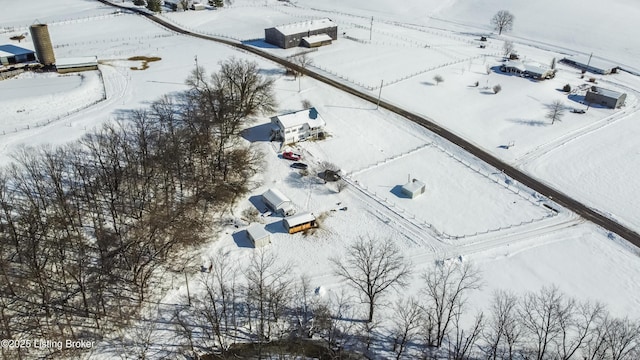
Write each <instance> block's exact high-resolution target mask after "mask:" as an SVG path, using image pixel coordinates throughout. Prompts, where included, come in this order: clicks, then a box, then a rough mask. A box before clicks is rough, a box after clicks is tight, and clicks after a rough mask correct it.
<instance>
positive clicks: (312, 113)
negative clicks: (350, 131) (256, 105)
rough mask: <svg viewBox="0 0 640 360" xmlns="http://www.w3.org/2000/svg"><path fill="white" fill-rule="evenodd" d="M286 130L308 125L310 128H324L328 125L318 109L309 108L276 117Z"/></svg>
mask: <svg viewBox="0 0 640 360" xmlns="http://www.w3.org/2000/svg"><path fill="white" fill-rule="evenodd" d="M275 118H277V119H278V120H280V123H281V124H282V126H284V128H285V129H288V128H293V127H297V126H300V125H303V124H308V125H309V127H310V128H317V127H323V126H325V125H326V123H325V121H324V119H323V118H322V116H320V113H318V111H317V110H316V108H309V109H304V110H299V111H295V112H292V113H288V114H283V115H278V116H275Z"/></svg>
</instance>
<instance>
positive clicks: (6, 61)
mask: <svg viewBox="0 0 640 360" xmlns="http://www.w3.org/2000/svg"><path fill="white" fill-rule="evenodd" d="M30 61H36V52H35V51H33V50H29V49H25V48H22V47H19V46H15V45H11V44H7V45H0V64H2V65H13V64H20V63H26V62H30Z"/></svg>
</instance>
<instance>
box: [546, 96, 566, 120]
mask: <svg viewBox="0 0 640 360" xmlns="http://www.w3.org/2000/svg"><path fill="white" fill-rule="evenodd" d="M547 108H548V109H549V111H548V112H547V115H545V117H546V118H547V119H550V120H551V125H553V124H554V123H555V122H556V121H561V120H562V117H563V116H564V113H565V110H566V106H565V105H564V103H563V102H562V101H561V100H554V101H553V102H552V103H551V104H549V105H547Z"/></svg>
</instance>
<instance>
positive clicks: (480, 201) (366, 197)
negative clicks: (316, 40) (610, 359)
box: [0, 0, 640, 318]
mask: <svg viewBox="0 0 640 360" xmlns="http://www.w3.org/2000/svg"><path fill="white" fill-rule="evenodd" d="M30 3H31V2H19V3H15V4H12V8H11V10H10V11H8V12H3V13H2V14H0V24H2V27H3V28H4V30H2V31H0V43H9V42H10V40H9V37H10V36H12V35H15V34H19V33H24V32H26V31H28V30H27V26H28V25H29V24H31V23H32V22H33V21H34V19H35V18H36V17H37V18H38V20H40V21H43V22H48V23H49V24H50V25H49V31H50V33H51V38H52V40H53V42H54V44H56V48H55V52H56V56H57V57H71V56H91V55H96V56H98V59H99V61H100V63H101V65H100V72H101V75H99V74H98V72H85V73H82V74H81V75H78V74H74V75H67V76H58V77H55V76H51V75H43V76H27V75H25V76H21V77H19V78H17V79H11V80H5V81H1V82H0V109H2V110H1V113H2V117H0V164H2V165H6V164H7V163H8V162H9V161H11V158H10V157H11V153H12V152H13V151H15V150H16V149H17V148H19V147H20V146H22V145H37V144H46V143H49V144H61V143H64V142H66V141H69V140H72V139H76V138H78V137H80V136H81V135H82V134H83V133H85V132H87V131H90V130H91V129H92V128H94V127H95V126H98V125H99V124H101V123H103V122H104V121H107V120H110V119H115V118H118V116H120V115H119V114H121V113H122V111H123V110H126V109H133V108H140V107H145V106H147V105H148V104H149V103H150V102H151V101H153V100H155V99H158V98H159V97H160V96H162V95H164V94H170V93H174V92H179V91H182V90H184V89H185V86H184V80H185V78H186V77H187V76H188V75H189V73H190V71H191V70H192V69H193V68H194V66H195V61H196V58H197V62H198V64H199V65H201V66H203V67H205V68H206V69H207V70H208V71H209V72H213V71H215V70H216V66H217V64H218V62H219V61H221V60H224V59H227V58H228V57H230V56H236V57H239V58H247V59H250V60H254V61H256V62H258V64H259V66H260V67H261V69H262V70H263V73H264V74H268V75H269V76H273V77H274V78H275V80H276V83H275V84H276V85H275V88H276V91H277V99H278V102H279V112H280V113H285V112H289V111H292V110H298V109H300V108H301V103H302V101H303V100H308V101H310V102H311V104H312V105H313V106H315V107H316V108H317V109H318V111H319V112H320V113H321V114H322V116H323V118H324V119H325V120H326V121H327V131H328V133H329V137H328V138H327V139H326V140H324V141H318V142H306V143H301V144H299V145H298V149H297V150H298V151H300V152H302V154H303V156H304V160H305V162H307V163H309V164H310V166H311V167H312V168H313V169H315V168H317V165H318V164H320V163H321V162H323V161H330V162H332V163H335V164H337V165H339V166H340V168H341V169H342V170H343V172H344V173H345V174H347V180H348V182H349V183H350V186H349V187H347V188H346V189H344V190H342V191H341V192H336V191H335V190H334V188H333V187H331V185H326V184H322V183H320V182H317V181H314V180H313V179H312V178H310V177H300V176H299V174H298V172H297V171H294V170H292V169H290V168H289V163H288V162H287V161H286V160H283V159H280V158H278V156H277V155H278V152H279V150H280V149H279V148H278V145H276V144H274V143H268V142H265V141H256V144H255V145H256V146H258V147H259V148H260V149H261V150H262V151H263V152H264V154H265V160H264V164H265V165H264V169H265V171H264V173H263V174H262V175H261V178H260V179H259V180H260V184H261V185H260V186H259V187H257V188H256V189H254V191H253V192H252V194H250V196H256V195H259V194H260V193H261V192H262V191H264V190H265V189H266V188H269V187H277V188H279V189H280V190H283V191H284V192H285V193H286V194H287V195H288V196H289V197H290V198H291V199H292V201H293V202H294V203H295V205H296V207H297V208H298V209H299V210H307V211H311V212H314V213H315V214H323V215H324V216H325V218H324V220H323V221H322V224H321V227H320V229H319V230H318V231H316V232H315V233H314V234H312V235H308V236H303V235H301V234H297V235H293V236H292V235H288V234H287V233H286V232H285V231H284V228H283V227H282V225H281V224H280V219H279V218H276V217H264V218H262V219H263V221H264V222H265V224H267V230H269V231H270V232H272V239H273V240H272V245H271V246H270V248H271V250H272V251H274V252H276V253H277V254H278V255H279V259H281V260H282V261H283V262H286V261H290V262H291V263H292V264H294V269H297V270H298V272H299V273H303V272H304V273H307V274H309V275H310V276H311V280H312V286H313V287H322V288H324V289H327V290H328V291H333V290H338V289H340V288H342V287H344V284H343V283H340V282H339V281H338V280H337V279H336V278H335V277H334V276H333V275H332V273H331V268H330V266H329V261H328V258H329V257H331V256H334V255H339V254H340V253H341V252H342V251H343V249H345V248H346V246H348V245H349V244H350V243H352V242H353V241H355V240H356V239H358V238H359V237H362V236H375V237H381V238H391V239H393V240H394V241H395V242H396V243H397V244H398V246H399V247H400V248H401V249H402V250H403V251H404V252H405V254H406V255H407V257H409V258H410V259H411V260H412V262H413V263H414V264H415V265H416V267H417V271H418V272H419V271H420V269H423V268H425V267H428V266H431V265H432V264H433V261H434V260H437V259H442V258H450V257H458V256H462V257H463V258H464V259H465V261H473V262H474V263H476V264H477V265H479V267H480V268H481V270H482V271H483V279H484V282H485V287H484V288H483V290H482V291H481V292H479V293H478V294H477V295H476V296H474V297H473V298H472V303H473V305H474V306H475V307H478V308H481V307H483V306H485V305H486V303H487V302H488V299H489V296H490V294H491V290H493V289H497V288H503V289H504V288H506V289H513V290H514V291H517V292H522V291H525V290H532V289H533V290H536V289H538V288H539V287H541V286H543V285H548V284H552V283H553V284H557V285H558V286H559V287H560V289H561V290H562V291H564V292H566V293H567V294H569V295H571V296H576V297H578V298H580V299H587V298H590V299H597V300H601V301H603V302H605V303H606V304H607V305H608V306H609V309H610V310H611V311H612V312H614V313H615V314H616V315H630V316H632V317H634V318H640V306H639V305H640V283H638V282H637V281H636V279H637V278H638V277H639V276H640V257H639V254H640V253H639V252H638V251H637V249H635V248H633V247H631V246H629V245H627V244H625V242H624V240H622V239H619V238H617V237H616V236H614V235H612V234H608V233H606V232H605V231H603V230H602V229H600V228H598V227H596V226H594V225H592V224H589V223H585V222H584V221H583V220H581V219H580V218H578V217H577V216H575V215H573V214H571V213H569V212H567V211H566V210H563V209H561V208H558V207H557V205H555V204H554V203H553V202H552V201H550V200H548V199H543V198H541V197H539V196H538V195H537V194H533V193H532V192H531V190H528V189H526V188H523V187H522V186H521V185H519V184H516V183H514V182H513V180H511V179H508V178H505V176H504V175H503V174H501V173H500V172H499V171H498V170H496V169H492V168H489V167H487V166H486V165H485V164H482V163H480V162H479V161H477V160H476V159H474V158H471V157H469V156H468V155H467V154H466V153H464V152H463V151H461V150H460V149H458V148H456V147H455V146H453V145H451V144H449V143H447V142H444V141H443V140H442V139H440V138H438V137H436V136H434V135H432V134H430V133H428V132H427V131H426V130H425V129H422V128H420V127H418V126H416V125H414V124H411V123H409V122H407V121H405V120H403V119H402V118H399V117H398V116H396V115H394V114H390V113H388V112H386V111H384V110H382V109H376V107H375V104H369V103H366V102H364V101H362V100H359V99H356V98H353V97H351V96H347V95H345V94H343V93H340V92H338V91H336V90H334V89H332V88H330V87H328V86H326V85H324V84H320V83H317V82H315V81H313V80H311V79H308V78H302V79H301V80H300V83H298V81H295V80H293V79H291V78H288V77H286V76H284V74H283V71H282V69H280V68H279V67H278V66H276V65H274V64H271V63H268V62H266V61H264V60H262V59H259V58H257V57H254V56H252V55H248V54H245V53H242V52H237V51H234V50H233V49H231V48H228V47H225V46H221V45H217V44H215V43H212V42H207V41H204V40H201V39H195V38H189V37H186V36H181V35H176V34H174V33H172V32H169V31H166V30H164V29H162V28H160V27H158V26H156V25H154V24H153V23H151V22H149V21H147V20H145V19H144V18H142V17H140V16H136V15H133V14H128V13H114V10H113V8H110V7H105V6H103V5H101V4H100V3H97V2H90V1H79V0H61V1H57V2H55V4H54V3H51V4H47V8H46V9H42V8H40V9H39V10H38V13H37V14H36V13H33V10H32V7H31V6H29V4H30ZM265 4H266V5H265ZM294 4H295V6H288V5H285V4H284V3H283V2H279V1H275V0H267V1H252V0H236V1H235V2H234V5H233V6H231V7H227V8H223V9H219V10H215V11H213V10H206V11H199V12H192V11H189V12H185V13H164V14H162V16H163V17H164V18H165V19H169V20H171V21H173V22H175V23H176V24H180V25H183V26H184V27H186V28H188V29H191V30H192V31H200V32H202V33H207V34H217V35H220V36H225V37H228V38H232V39H238V40H247V41H248V40H251V41H252V43H254V44H256V45H257V46H264V44H263V43H262V42H260V41H259V40H258V41H256V39H259V38H260V37H262V36H263V29H264V28H265V27H269V26H273V25H278V24H284V23H290V22H296V21H299V20H302V19H305V18H319V17H326V16H328V17H330V18H332V19H333V20H334V21H336V22H337V23H338V25H339V27H340V28H339V32H340V33H342V32H346V34H343V35H341V36H339V39H338V40H337V41H336V42H334V44H332V45H331V46H327V47H323V48H320V49H319V50H317V51H315V52H312V53H310V57H311V58H312V59H313V61H314V63H313V68H314V69H316V70H317V71H320V72H322V73H324V74H327V75H330V76H332V77H335V78H336V79H339V80H341V81H344V82H347V83H349V84H351V85H353V86H356V87H359V88H362V89H365V90H368V91H370V92H371V93H372V94H375V95H376V96H377V94H378V91H379V90H380V89H379V88H378V87H379V85H380V81H383V84H384V86H383V88H382V91H381V94H382V97H383V98H384V99H385V100H388V101H390V102H393V103H396V104H398V105H400V106H402V107H404V108H406V109H410V110H412V111H414V112H416V113H419V114H422V115H425V116H428V117H431V118H433V119H434V121H436V122H438V123H439V124H441V125H443V126H444V127H447V128H449V129H451V130H453V131H454V132H456V133H458V134H460V135H462V136H464V137H465V138H467V139H469V140H470V141H472V142H474V143H476V144H478V145H480V146H482V147H484V148H485V149H486V150H487V151H489V152H492V153H494V154H496V155H498V156H500V157H502V158H503V159H505V160H506V161H508V162H510V163H513V164H515V165H518V166H520V167H521V168H523V169H524V170H525V171H527V172H529V173H531V174H533V175H534V176H536V177H538V178H540V179H542V180H544V181H545V182H547V183H549V184H551V185H553V186H555V187H557V188H558V189H560V190H561V191H563V192H566V193H568V194H571V195H573V196H576V197H577V198H578V199H580V200H582V201H583V202H585V203H587V204H589V205H590V206H592V207H594V208H596V209H598V210H600V211H602V212H603V213H606V214H609V215H610V216H612V217H613V218H616V219H618V220H619V221H621V222H623V223H625V224H627V225H629V226H631V227H633V228H635V229H636V230H639V229H640V206H638V204H637V201H636V200H637V199H638V198H640V181H639V180H638V178H639V175H640V173H639V169H640V152H639V151H638V147H637V140H636V139H637V137H638V135H640V114H639V113H638V112H637V109H638V92H637V89H640V78H639V77H637V76H634V75H631V74H629V73H624V72H623V73H620V74H616V75H611V76H596V78H597V81H598V83H599V84H600V85H601V86H605V87H608V88H612V89H618V90H622V91H625V92H627V94H628V98H627V105H626V106H625V107H623V108H622V109H619V110H609V109H603V108H590V109H589V110H588V111H587V113H586V114H582V115H577V114H572V113H567V114H566V115H565V116H564V117H563V119H562V121H561V122H557V123H555V124H553V125H551V124H550V121H549V120H548V119H546V118H545V114H546V111H547V110H546V106H547V105H548V104H549V103H550V102H552V101H553V100H562V101H564V102H565V104H566V105H567V106H570V107H585V106H584V105H582V104H580V103H578V102H576V101H573V100H571V99H569V98H568V96H567V95H566V94H564V93H563V92H561V91H559V89H561V88H562V86H563V85H564V84H567V83H568V84H570V85H571V86H572V87H573V88H575V87H576V86H578V85H581V84H583V83H585V81H584V79H580V78H579V75H580V74H579V72H578V71H577V70H575V69H572V68H568V67H565V66H562V65H559V73H558V75H557V76H556V78H555V79H552V80H548V81H544V82H533V81H530V80H527V79H524V78H519V77H515V76H508V75H504V74H501V73H499V72H496V71H494V70H492V71H491V72H490V73H489V74H487V66H488V67H489V68H493V67H497V66H499V64H500V54H501V51H502V39H510V40H513V41H514V42H515V47H516V49H517V50H518V52H519V54H520V55H521V56H523V57H525V58H527V59H531V60H536V61H539V62H541V63H544V64H546V63H550V62H551V59H553V58H554V57H555V58H557V59H559V58H561V57H563V56H565V55H566V54H573V53H578V52H580V53H590V52H594V55H597V56H598V57H600V58H604V59H608V60H610V61H615V62H617V63H620V64H622V65H623V67H627V68H629V69H631V70H635V69H640V63H638V60H637V59H638V58H640V39H639V38H638V37H637V36H635V34H633V31H634V30H633V29H632V28H633V26H632V24H635V21H636V19H637V18H638V16H640V7H638V6H637V5H635V4H634V1H633V0H615V1H610V2H609V3H608V5H607V7H608V10H607V11H610V12H611V13H612V14H615V16H611V17H602V16H601V15H602V14H600V12H599V11H596V10H593V8H591V7H589V6H584V1H579V0H571V1H568V0H567V1H563V2H562V4H559V3H558V2H554V1H551V0H542V1H538V2H535V8H536V9H537V8H553V11H534V9H532V6H534V5H533V4H534V3H533V2H529V1H524V0H512V1H505V0H482V1H473V2H471V1H457V0H449V1H436V0H427V1H425V0H407V1H405V4H403V5H402V6H398V5H397V4H395V3H393V2H389V1H382V0H340V1H336V0H327V1H324V2H321V3H318V2H315V1H309V0H298V1H295V2H294ZM502 8H505V9H509V10H510V11H511V12H512V13H514V14H515V15H516V22H515V26H514V31H513V32H511V33H509V34H507V35H504V36H503V37H498V36H497V35H495V34H494V35H493V36H492V38H491V39H490V41H489V44H488V46H487V48H485V49H480V48H479V47H478V43H477V38H478V34H489V33H491V29H490V27H489V26H488V22H489V19H490V17H491V16H492V15H493V13H495V12H496V11H497V10H500V9H502ZM41 14H46V15H41ZM371 16H373V17H374V22H373V26H372V28H371V29H372V32H371V41H369V36H370V32H369V29H370V28H369V26H370V22H371ZM0 30H1V29H0ZM17 45H22V46H25V47H32V44H31V42H30V39H29V38H27V41H26V42H23V43H22V44H17ZM265 50H267V51H269V52H271V53H273V54H277V55H280V56H288V55H292V54H294V53H295V52H296V51H300V49H289V50H279V49H274V48H271V47H265ZM132 56H158V57H160V58H161V60H160V61H157V62H152V63H150V64H149V68H148V69H146V70H133V69H132V67H138V66H140V63H139V62H132V61H129V60H127V59H128V58H129V57H132ZM435 75H441V76H442V77H443V78H444V82H442V83H440V84H436V83H435V81H434V80H433V78H434V76H435ZM476 81H477V82H478V83H479V86H478V87H475V86H471V85H473V84H474V83H475V82H476ZM495 84H500V85H501V86H502V91H501V92H500V93H498V94H493V93H492V91H490V88H491V87H492V86H493V85H495ZM103 96H106V99H105V100H102V97H103ZM574 98H575V97H574ZM272 115H275V114H270V115H269V116H272ZM269 116H265V117H263V118H260V119H257V120H256V122H255V123H254V124H252V127H251V128H250V129H249V130H248V134H251V136H248V137H250V138H253V139H260V138H261V136H264V129H265V125H264V124H266V123H267V122H268V121H269ZM262 139H264V138H262ZM510 143H512V144H514V146H511V147H509V148H508V149H505V145H509V144H510ZM408 176H410V177H411V178H418V179H420V180H422V181H425V182H426V183H427V192H426V193H425V194H424V195H422V196H421V197H418V198H416V199H414V200H409V199H406V198H403V197H400V196H398V191H397V186H398V185H401V184H403V183H404V182H406V181H407V177H408ZM543 204H546V205H549V206H551V207H556V208H557V209H558V210H559V213H558V214H555V212H553V211H549V209H548V208H546V207H544V206H543ZM252 206H253V204H252V203H251V202H250V201H249V199H248V198H247V199H245V200H243V201H241V202H240V203H239V204H238V210H242V209H245V208H249V207H252ZM343 207H347V210H340V208H343ZM236 213H239V211H238V212H236ZM215 235H216V236H212V241H211V243H210V244H209V245H208V246H207V247H206V248H203V249H202V251H201V253H200V254H196V255H195V256H194V257H195V258H199V257H203V258H205V257H206V256H207V254H209V253H211V252H213V251H216V250H218V249H221V248H222V249H225V250H228V251H229V256H232V257H234V259H237V260H238V261H239V262H240V263H242V262H243V261H246V260H247V259H248V258H249V257H250V255H251V254H252V253H253V251H254V249H253V248H251V247H249V246H248V242H247V240H246V234H245V232H244V230H243V229H240V230H238V229H235V228H234V227H229V228H227V229H225V231H224V232H222V233H220V234H215ZM218 235H219V236H218ZM203 263H204V260H203ZM196 270H197V269H194V271H196ZM418 282H419V280H418V279H417V278H416V279H415V280H414V281H413V283H412V284H413V287H412V288H411V289H410V290H409V291H408V292H409V293H411V292H415V290H416V289H417V286H418ZM192 286H193V288H192V291H197V289H196V286H197V284H196V283H194V284H192ZM184 291H185V289H184V288H183V287H178V286H176V287H175V288H172V289H171V291H169V293H168V294H167V301H165V302H171V301H172V300H173V299H175V298H177V296H178V295H179V294H181V293H183V292H184Z"/></svg>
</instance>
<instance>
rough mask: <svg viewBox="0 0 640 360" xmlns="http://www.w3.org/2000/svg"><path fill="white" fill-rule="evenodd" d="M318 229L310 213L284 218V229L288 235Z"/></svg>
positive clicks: (314, 218)
mask: <svg viewBox="0 0 640 360" xmlns="http://www.w3.org/2000/svg"><path fill="white" fill-rule="evenodd" d="M315 227H318V224H317V222H316V217H315V216H313V214H311V213H300V214H296V215H293V216H288V217H286V218H284V228H285V229H287V231H288V232H289V234H295V233H297V232H300V231H304V230H307V229H311V228H315Z"/></svg>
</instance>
